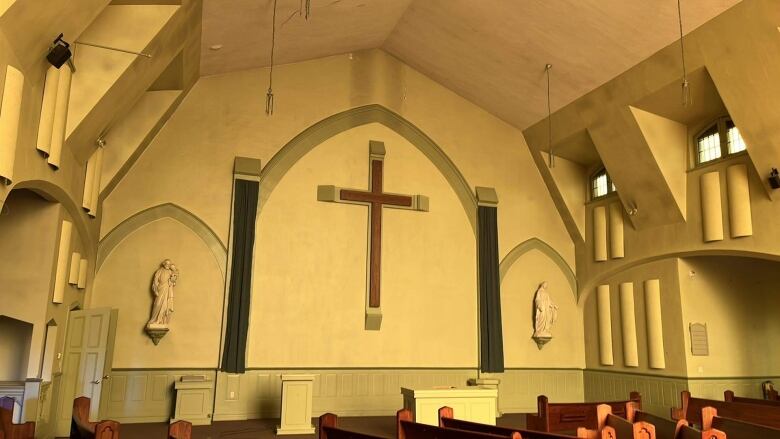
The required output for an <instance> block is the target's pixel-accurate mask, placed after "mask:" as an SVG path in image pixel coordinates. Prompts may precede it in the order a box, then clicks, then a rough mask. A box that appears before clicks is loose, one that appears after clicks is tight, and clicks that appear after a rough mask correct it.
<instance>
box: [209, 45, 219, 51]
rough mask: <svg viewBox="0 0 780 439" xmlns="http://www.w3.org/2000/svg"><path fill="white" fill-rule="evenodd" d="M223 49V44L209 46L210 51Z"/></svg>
mask: <svg viewBox="0 0 780 439" xmlns="http://www.w3.org/2000/svg"><path fill="white" fill-rule="evenodd" d="M221 48H222V45H221V44H212V45H211V46H209V49H211V50H219V49H221Z"/></svg>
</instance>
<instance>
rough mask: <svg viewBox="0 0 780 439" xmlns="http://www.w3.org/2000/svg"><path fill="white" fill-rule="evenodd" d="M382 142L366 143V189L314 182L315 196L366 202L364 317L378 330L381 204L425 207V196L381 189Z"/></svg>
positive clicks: (382, 166)
mask: <svg viewBox="0 0 780 439" xmlns="http://www.w3.org/2000/svg"><path fill="white" fill-rule="evenodd" d="M384 158H385V145H384V143H382V142H377V141H374V140H372V141H370V142H369V143H368V162H369V177H368V190H367V191H363V190H357V189H344V188H340V187H336V186H317V199H318V200H319V201H329V202H335V203H347V204H359V205H362V206H368V217H369V222H368V235H369V239H368V260H367V264H366V267H367V268H366V271H367V278H368V279H367V282H366V283H367V285H366V287H367V288H366V321H365V328H366V329H371V330H378V329H379V328H380V327H381V325H382V310H381V293H380V292H381V274H382V208H383V207H391V208H395V209H406V210H418V211H423V212H427V211H428V197H426V196H423V195H400V194H391V193H386V192H384V191H383V184H382V183H383V173H384Z"/></svg>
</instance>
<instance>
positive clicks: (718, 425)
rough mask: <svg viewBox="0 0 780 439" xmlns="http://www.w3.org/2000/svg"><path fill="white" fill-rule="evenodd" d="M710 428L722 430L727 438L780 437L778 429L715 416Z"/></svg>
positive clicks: (770, 438) (773, 438)
mask: <svg viewBox="0 0 780 439" xmlns="http://www.w3.org/2000/svg"><path fill="white" fill-rule="evenodd" d="M712 428H714V429H716V430H719V431H722V432H723V433H725V434H726V437H728V439H757V438H760V439H780V430H778V429H776V428H772V427H765V426H763V425H757V424H751V423H749V422H742V421H737V420H735V419H729V418H721V417H719V416H716V417H714V418H713V421H712Z"/></svg>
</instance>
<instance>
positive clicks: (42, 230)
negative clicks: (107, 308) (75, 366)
mask: <svg viewBox="0 0 780 439" xmlns="http://www.w3.org/2000/svg"><path fill="white" fill-rule="evenodd" d="M6 207H7V209H8V210H7V212H8V214H4V215H0V251H2V252H3V254H4V255H6V256H7V257H8V258H12V259H13V260H14V263H13V264H0V315H6V316H9V317H12V318H15V319H18V320H22V321H25V322H29V323H32V324H33V333H32V339H31V344H30V350H29V361H27V362H25V363H26V364H27V371H26V375H25V378H28V377H29V378H33V377H37V376H38V374H39V371H40V361H41V356H42V355H43V342H44V337H45V334H46V323H47V322H48V321H50V320H52V319H53V320H55V322H56V323H57V324H58V325H60V324H63V325H64V324H65V322H66V320H67V311H68V308H69V307H70V305H71V304H72V303H74V302H76V303H81V301H82V299H83V290H78V289H76V288H75V286H72V285H67V286H66V287H65V296H64V299H63V303H62V304H54V303H51V299H52V291H53V287H54V270H55V268H56V267H55V263H56V259H57V247H58V245H59V229H60V223H61V220H62V219H67V220H69V221H72V218H71V216H70V215H69V214H68V213H67V212H66V211H65V210H64V209H62V207H61V206H60V205H59V204H57V203H52V202H49V201H46V200H44V199H42V198H41V197H39V196H38V195H36V194H34V193H32V192H30V191H26V190H22V191H16V192H14V193H13V194H12V195H11V196H10V197H9V198H8V199H7V200H6ZM72 251H77V252H82V253H83V254H84V253H85V252H84V247H83V244H82V241H81V238H80V236H79V233H78V230H76V229H75V228H74V230H73V235H72V238H71V250H70V251H69V252H68V263H69V262H70V254H71V252H72ZM63 327H64V326H63ZM63 332H64V331H59V332H58V334H59V335H58V337H57V338H58V342H57V349H58V352H61V350H62V345H63V343H64V335H63ZM57 366H58V365H57ZM53 370H54V371H59V367H55V368H53Z"/></svg>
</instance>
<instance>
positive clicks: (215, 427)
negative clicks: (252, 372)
mask: <svg viewBox="0 0 780 439" xmlns="http://www.w3.org/2000/svg"><path fill="white" fill-rule="evenodd" d="M278 423H279V420H278V419H253V420H248V421H223V422H214V423H213V424H211V425H202V426H194V427H192V439H222V438H224V439H272V438H275V437H276V434H275V433H274V429H275V428H276V425H277V424H278ZM312 424H313V425H315V426H316V425H317V419H312ZM497 424H498V425H501V426H505V427H515V428H524V427H525V415H524V414H505V415H504V416H502V417H500V418H498V420H497ZM339 427H341V428H344V429H346V430H352V431H357V432H360V433H366V434H371V435H374V436H381V437H386V438H392V437H395V417H393V416H365V417H352V418H350V417H340V418H339ZM120 431H121V436H122V439H166V435H167V433H168V424H167V423H152V424H122V426H121V430H120ZM284 437H285V438H288V439H312V438H313V437H314V435H290V436H284Z"/></svg>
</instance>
